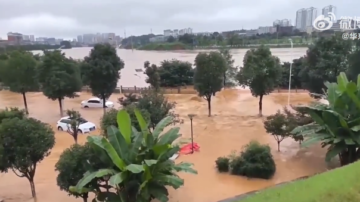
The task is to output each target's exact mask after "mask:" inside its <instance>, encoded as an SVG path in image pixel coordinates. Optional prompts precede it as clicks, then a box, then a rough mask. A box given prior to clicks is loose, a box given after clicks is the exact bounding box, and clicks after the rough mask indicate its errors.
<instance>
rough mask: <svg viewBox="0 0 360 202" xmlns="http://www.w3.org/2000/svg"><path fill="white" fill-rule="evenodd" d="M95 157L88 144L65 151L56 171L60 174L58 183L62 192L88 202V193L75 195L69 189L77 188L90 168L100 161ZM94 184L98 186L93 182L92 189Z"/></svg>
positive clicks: (57, 179)
mask: <svg viewBox="0 0 360 202" xmlns="http://www.w3.org/2000/svg"><path fill="white" fill-rule="evenodd" d="M94 157H95V154H94V151H93V150H92V149H91V147H90V145H89V144H88V143H87V144H85V145H78V144H74V145H72V146H71V147H70V148H67V149H65V151H63V153H62V154H61V155H60V158H59V160H58V162H57V163H56V164H55V171H57V172H58V176H57V178H56V181H57V185H58V186H59V188H60V190H62V191H66V192H67V193H68V194H69V196H74V197H76V198H78V197H80V198H82V199H83V201H84V202H87V199H88V197H89V193H88V192H84V193H80V194H79V193H74V192H71V191H70V190H69V187H70V186H75V185H76V184H77V183H78V182H79V180H81V178H83V176H84V173H85V172H86V171H88V167H89V166H94V164H95V163H97V161H99V160H97V159H96V158H94ZM89 164H93V165H89ZM95 166H96V165H95ZM97 166H99V165H97ZM92 183H95V184H96V182H94V181H93V182H91V183H90V187H91V184H92Z"/></svg>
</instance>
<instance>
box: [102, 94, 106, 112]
mask: <svg viewBox="0 0 360 202" xmlns="http://www.w3.org/2000/svg"><path fill="white" fill-rule="evenodd" d="M102 101H103V109H104V114H105V113H106V100H105V96H104V95H103V96H102Z"/></svg>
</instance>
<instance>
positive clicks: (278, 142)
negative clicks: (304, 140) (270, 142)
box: [277, 141, 280, 152]
mask: <svg viewBox="0 0 360 202" xmlns="http://www.w3.org/2000/svg"><path fill="white" fill-rule="evenodd" d="M277 144H278V152H280V141H277Z"/></svg>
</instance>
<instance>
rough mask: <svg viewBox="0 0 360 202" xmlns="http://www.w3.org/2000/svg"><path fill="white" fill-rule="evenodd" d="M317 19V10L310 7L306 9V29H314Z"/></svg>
mask: <svg viewBox="0 0 360 202" xmlns="http://www.w3.org/2000/svg"><path fill="white" fill-rule="evenodd" d="M316 17H317V9H316V8H314V7H310V8H308V9H306V27H312V24H313V22H314V21H315V19H316Z"/></svg>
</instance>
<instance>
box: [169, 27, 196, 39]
mask: <svg viewBox="0 0 360 202" xmlns="http://www.w3.org/2000/svg"><path fill="white" fill-rule="evenodd" d="M192 33H193V30H192V28H184V29H174V30H171V29H166V30H164V36H166V37H169V36H173V37H177V36H181V35H184V34H192Z"/></svg>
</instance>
